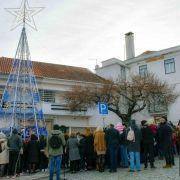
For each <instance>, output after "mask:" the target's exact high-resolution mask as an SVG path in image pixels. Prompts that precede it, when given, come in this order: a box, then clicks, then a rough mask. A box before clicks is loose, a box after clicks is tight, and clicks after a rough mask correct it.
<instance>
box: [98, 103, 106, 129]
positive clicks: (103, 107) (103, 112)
mask: <svg viewBox="0 0 180 180" xmlns="http://www.w3.org/2000/svg"><path fill="white" fill-rule="evenodd" d="M98 108H99V114H101V115H102V120H103V127H105V117H106V116H107V115H108V104H107V103H104V102H99V103H98Z"/></svg>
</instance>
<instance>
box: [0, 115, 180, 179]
mask: <svg viewBox="0 0 180 180" xmlns="http://www.w3.org/2000/svg"><path fill="white" fill-rule="evenodd" d="M158 122H159V124H155V123H154V122H149V121H146V120H143V121H141V125H140V126H139V125H137V124H136V121H135V120H131V121H130V124H129V125H128V126H126V125H124V124H122V123H118V124H117V125H115V126H114V125H113V124H110V125H109V126H108V127H106V128H102V127H97V129H96V130H94V131H93V130H92V129H90V128H86V129H85V132H84V133H79V132H76V133H74V132H71V133H70V134H63V133H62V132H61V131H60V130H59V125H54V126H53V130H52V131H51V132H50V133H49V134H48V136H47V137H45V136H40V137H39V138H38V137H37V136H36V135H35V134H31V135H30V137H28V138H26V139H23V138H22V137H21V134H20V133H19V132H18V131H17V130H16V129H13V131H12V134H11V135H10V136H9V137H7V136H6V135H5V134H4V133H3V132H1V133H0V176H8V177H12V178H15V177H16V176H20V175H21V173H35V172H38V171H47V169H49V172H50V180H52V179H53V175H54V173H55V172H56V178H57V180H59V179H60V174H61V169H62V168H63V169H69V170H70V172H71V173H77V172H78V171H88V170H93V169H96V170H97V171H99V172H104V171H105V169H109V172H110V173H114V172H116V171H117V168H119V167H120V168H128V171H129V172H134V171H141V170H142V169H144V170H146V169H147V168H148V164H150V168H151V169H154V168H156V162H155V159H156V158H155V157H158V158H159V159H162V160H163V159H165V164H164V166H163V168H171V167H172V166H174V165H175V162H174V155H175V154H177V155H179V152H180V122H179V123H178V125H177V126H175V125H173V124H172V123H171V122H168V121H167V119H166V118H165V117H160V118H159V119H158ZM141 164H144V168H142V167H141V166H142V165H141Z"/></svg>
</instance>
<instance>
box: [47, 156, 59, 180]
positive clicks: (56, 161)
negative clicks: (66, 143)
mask: <svg viewBox="0 0 180 180" xmlns="http://www.w3.org/2000/svg"><path fill="white" fill-rule="evenodd" d="M61 161H62V156H61V155H58V156H51V157H50V165H49V170H50V176H49V180H53V174H54V168H55V166H56V180H60V171H61Z"/></svg>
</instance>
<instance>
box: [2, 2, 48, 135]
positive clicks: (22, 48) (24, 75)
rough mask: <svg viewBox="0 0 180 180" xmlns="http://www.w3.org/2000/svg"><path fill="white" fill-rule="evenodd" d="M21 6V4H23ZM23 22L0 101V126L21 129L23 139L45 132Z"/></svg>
mask: <svg viewBox="0 0 180 180" xmlns="http://www.w3.org/2000/svg"><path fill="white" fill-rule="evenodd" d="M24 8H25V4H24ZM25 17H26V16H25V14H24V19H23V22H24V25H23V29H22V32H21V36H20V40H19V43H18V47H17V50H16V54H15V57H14V60H13V64H12V68H11V72H10V74H9V77H8V80H7V83H6V86H5V89H4V92H3V95H2V99H1V104H0V128H5V129H6V130H7V129H8V130H9V132H10V133H12V130H13V128H18V129H19V130H21V131H23V134H24V138H25V137H27V136H29V135H30V134H31V133H34V134H36V135H37V137H38V138H39V136H40V135H47V131H46V124H45V120H44V115H43V111H42V107H41V100H40V96H39V91H38V87H37V83H36V78H35V75H34V72H33V63H32V61H31V56H30V51H29V45H28V39H27V35H26V28H25V24H26V22H25Z"/></svg>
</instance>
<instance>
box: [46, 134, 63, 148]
mask: <svg viewBox="0 0 180 180" xmlns="http://www.w3.org/2000/svg"><path fill="white" fill-rule="evenodd" d="M49 145H50V147H51V148H52V149H58V148H60V147H61V146H62V140H61V138H60V137H59V134H52V136H51V137H50V139H49Z"/></svg>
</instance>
